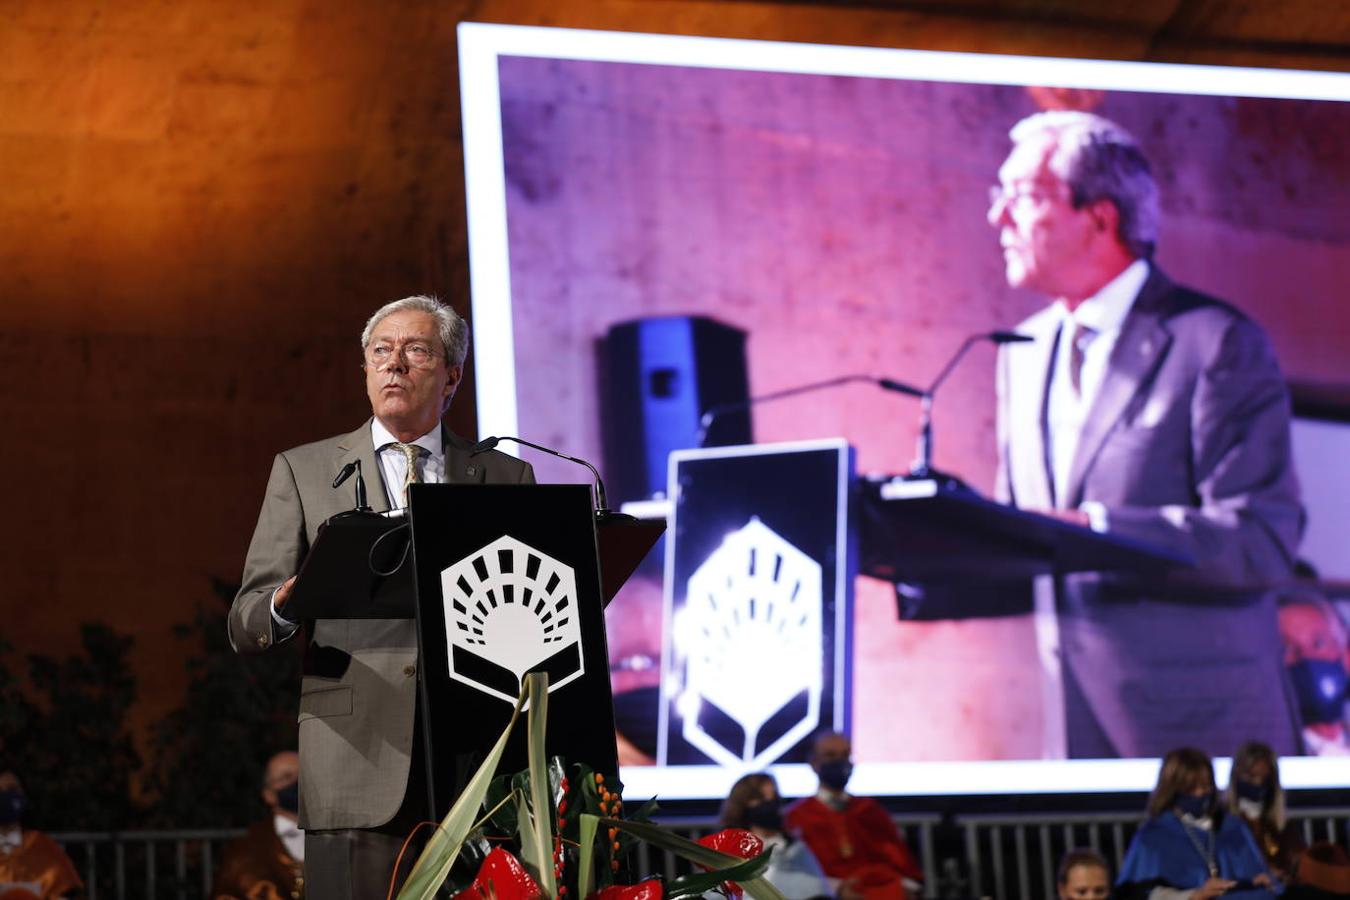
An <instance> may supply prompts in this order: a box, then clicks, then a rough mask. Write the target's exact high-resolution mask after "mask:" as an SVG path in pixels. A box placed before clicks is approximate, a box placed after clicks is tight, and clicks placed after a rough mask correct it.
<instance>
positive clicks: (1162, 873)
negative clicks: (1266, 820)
mask: <svg viewBox="0 0 1350 900" xmlns="http://www.w3.org/2000/svg"><path fill="white" fill-rule="evenodd" d="M1116 883H1117V886H1118V887H1119V889H1120V890H1119V896H1121V897H1125V898H1136V897H1138V898H1148V900H1210V898H1212V897H1218V896H1220V895H1222V896H1224V897H1226V898H1230V900H1237V898H1271V897H1274V896H1275V890H1274V889H1275V887H1276V886H1277V883H1276V882H1275V881H1274V879H1272V878H1271V876H1270V873H1269V872H1268V871H1267V870H1266V864H1265V861H1264V859H1263V858H1262V856H1261V851H1260V850H1258V849H1256V842H1255V841H1253V840H1252V835H1251V832H1250V831H1248V830H1247V827H1246V826H1245V825H1243V824H1242V822H1241V821H1240V820H1239V819H1238V818H1237V817H1236V816H1229V815H1224V812H1223V809H1222V807H1221V806H1220V805H1219V803H1218V802H1217V796H1216V794H1215V791H1214V765H1213V763H1211V762H1210V759H1209V757H1208V756H1206V755H1205V754H1204V753H1203V752H1202V751H1200V750H1196V749H1195V748H1193V747H1182V748H1180V749H1178V750H1173V751H1172V752H1171V753H1168V754H1167V756H1166V757H1165V758H1164V759H1163V764H1162V769H1161V770H1160V771H1159V773H1158V784H1157V786H1156V787H1154V789H1153V794H1152V795H1151V796H1150V797H1149V800H1148V818H1147V819H1146V820H1145V821H1144V824H1143V825H1141V826H1139V831H1138V832H1136V833H1135V836H1134V840H1132V841H1130V848H1129V850H1128V851H1127V852H1126V854H1125V862H1124V863H1123V864H1122V865H1121V868H1120V878H1119V879H1118V880H1117V882H1116Z"/></svg>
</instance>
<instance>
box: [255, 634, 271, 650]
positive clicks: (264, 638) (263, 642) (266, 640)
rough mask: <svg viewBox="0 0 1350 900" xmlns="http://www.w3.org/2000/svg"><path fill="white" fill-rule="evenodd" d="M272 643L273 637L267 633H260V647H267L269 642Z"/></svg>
mask: <svg viewBox="0 0 1350 900" xmlns="http://www.w3.org/2000/svg"><path fill="white" fill-rule="evenodd" d="M270 643H272V639H271V638H269V637H268V636H267V635H265V634H260V635H258V646H259V647H266V646H267V645H268V644H270Z"/></svg>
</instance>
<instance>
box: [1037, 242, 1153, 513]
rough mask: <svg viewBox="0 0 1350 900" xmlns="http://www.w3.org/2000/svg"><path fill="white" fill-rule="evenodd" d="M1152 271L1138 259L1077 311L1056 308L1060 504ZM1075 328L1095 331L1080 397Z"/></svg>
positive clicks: (1053, 400)
mask: <svg viewBox="0 0 1350 900" xmlns="http://www.w3.org/2000/svg"><path fill="white" fill-rule="evenodd" d="M1148 271H1149V269H1148V263H1147V262H1145V261H1144V260H1142V259H1137V260H1135V261H1134V262H1133V263H1131V264H1130V265H1129V266H1128V267H1126V268H1125V270H1124V271H1122V272H1121V273H1120V274H1119V275H1117V276H1116V277H1115V278H1113V279H1111V280H1110V281H1109V282H1107V284H1106V286H1105V287H1103V288H1102V289H1101V290H1100V291H1098V292H1097V293H1096V294H1094V295H1092V296H1091V297H1089V298H1087V299H1086V300H1084V301H1083V302H1082V303H1080V304H1079V305H1078V308H1077V309H1075V310H1074V311H1073V312H1069V309H1068V307H1066V306H1065V305H1064V303H1063V302H1062V301H1060V302H1057V303H1056V304H1055V306H1056V308H1057V309H1058V310H1059V311H1060V314H1061V317H1062V318H1061V324H1060V332H1059V350H1058V352H1057V353H1056V354H1055V363H1054V366H1055V369H1054V377H1053V378H1051V380H1050V399H1049V407H1048V409H1047V421H1048V425H1049V431H1050V460H1051V465H1052V467H1053V470H1054V471H1053V475H1054V480H1055V501H1056V505H1057V506H1063V505H1064V500H1065V495H1066V494H1067V492H1068V487H1069V470H1070V469H1071V468H1072V467H1073V458H1074V454H1075V453H1076V452H1077V451H1078V437H1079V435H1080V434H1082V431H1083V423H1084V422H1086V421H1087V417H1088V413H1089V412H1090V411H1091V409H1092V404H1093V402H1094V401H1095V400H1096V399H1097V394H1098V392H1099V391H1100V390H1101V386H1102V380H1103V379H1104V378H1105V377H1106V367H1107V363H1108V362H1109V361H1110V359H1111V350H1112V349H1114V348H1115V346H1116V339H1117V338H1119V337H1120V327H1121V325H1122V324H1124V322H1125V317H1126V316H1127V315H1129V312H1130V308H1131V307H1132V306H1134V300H1135V298H1136V297H1138V296H1139V291H1140V290H1141V289H1142V288H1143V287H1144V282H1145V281H1147V280H1148ZM1076 325H1083V326H1086V327H1087V328H1090V329H1092V331H1093V332H1094V336H1093V337H1092V339H1091V340H1090V341H1089V342H1088V343H1087V345H1086V346H1085V347H1084V350H1083V368H1082V370H1081V372H1080V375H1081V377H1080V379H1079V384H1080V386H1081V390H1080V391H1079V392H1078V393H1077V394H1075V393H1074V389H1073V383H1072V381H1071V378H1070V375H1069V358H1070V356H1071V355H1072V350H1073V334H1074V330H1075V326H1076ZM1089 513H1091V511H1090V510H1089ZM1094 527H1095V523H1094ZM1098 530H1100V529H1098Z"/></svg>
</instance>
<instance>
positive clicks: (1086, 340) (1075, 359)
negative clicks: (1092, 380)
mask: <svg viewBox="0 0 1350 900" xmlns="http://www.w3.org/2000/svg"><path fill="white" fill-rule="evenodd" d="M1096 336H1097V332H1096V330H1095V329H1092V328H1089V327H1087V326H1086V325H1084V324H1083V323H1082V322H1074V323H1073V340H1072V342H1071V343H1070V344H1069V383H1070V384H1071V385H1073V394H1074V396H1075V397H1078V398H1079V399H1082V397H1083V356H1084V355H1085V354H1086V353H1087V348H1088V344H1091V343H1092V339H1093V338H1095V337H1096Z"/></svg>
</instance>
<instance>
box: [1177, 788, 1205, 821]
mask: <svg viewBox="0 0 1350 900" xmlns="http://www.w3.org/2000/svg"><path fill="white" fill-rule="evenodd" d="M1175 805H1176V808H1177V809H1179V810H1181V811H1182V812H1183V813H1185V814H1186V815H1188V816H1190V817H1191V818H1193V819H1203V818H1205V817H1206V816H1208V815H1209V813H1210V810H1212V809H1213V808H1214V793H1213V792H1212V791H1211V792H1210V793H1208V794H1204V795H1203V796H1200V797H1196V796H1194V795H1193V794H1182V795H1181V796H1180V797H1178V798H1177V799H1176V801H1175Z"/></svg>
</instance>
